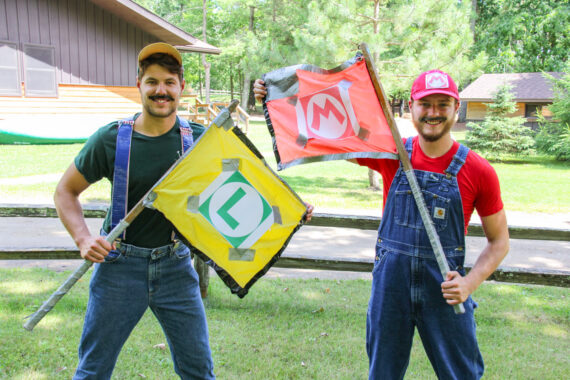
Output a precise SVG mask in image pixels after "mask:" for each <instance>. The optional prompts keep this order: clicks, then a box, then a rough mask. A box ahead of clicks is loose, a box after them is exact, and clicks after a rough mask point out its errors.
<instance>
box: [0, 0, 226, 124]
mask: <svg viewBox="0 0 570 380" xmlns="http://www.w3.org/2000/svg"><path fill="white" fill-rule="evenodd" d="M160 41H161V42H167V43H170V44H172V45H174V46H176V47H177V49H179V50H180V51H181V52H199V53H207V54H219V53H220V49H218V48H216V47H214V46H212V45H209V44H207V43H204V42H202V41H200V40H198V39H197V38H194V37H193V36H191V35H190V34H188V33H186V32H184V31H183V30H181V29H179V28H177V27H176V26H175V25H172V24H170V23H168V22H167V21H166V20H164V19H162V18H160V17H158V16H157V15H155V14H154V13H152V12H150V11H148V10H147V9H145V8H143V7H141V6H140V5H138V4H136V3H135V2H133V1H131V0H0V129H1V128H2V125H7V124H10V125H13V124H14V120H16V124H26V123H29V124H30V125H31V124H34V125H35V127H34V128H42V127H45V128H48V125H53V124H59V125H62V128H63V127H64V124H66V123H75V124H76V127H77V120H79V119H80V120H82V124H94V126H101V125H103V124H105V123H107V122H110V121H112V120H114V119H119V118H124V117H126V116H129V115H132V114H133V113H134V112H138V111H140V109H141V106H140V95H139V92H138V89H137V88H136V74H137V55H138V52H139V51H140V49H141V48H142V47H144V46H145V45H147V44H149V43H153V42H160ZM89 128H91V129H92V128H93V126H90V127H89Z"/></svg>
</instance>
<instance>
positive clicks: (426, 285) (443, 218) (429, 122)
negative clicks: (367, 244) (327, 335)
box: [254, 70, 509, 380]
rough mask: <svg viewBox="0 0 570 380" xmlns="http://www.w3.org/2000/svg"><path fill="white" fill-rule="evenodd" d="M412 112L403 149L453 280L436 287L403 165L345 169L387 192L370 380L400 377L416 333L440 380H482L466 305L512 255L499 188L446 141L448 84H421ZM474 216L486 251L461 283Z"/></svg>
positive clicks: (484, 165) (453, 101) (371, 325)
mask: <svg viewBox="0 0 570 380" xmlns="http://www.w3.org/2000/svg"><path fill="white" fill-rule="evenodd" d="M254 92H255V94H256V98H258V99H259V100H261V99H263V97H264V96H265V95H266V89H265V87H264V83H263V81H261V80H257V81H256V83H255V85H254ZM409 107H410V111H411V115H412V121H413V124H414V127H415V129H416V130H417V132H418V136H417V137H414V138H408V139H405V140H404V145H405V147H406V150H407V152H408V155H409V156H410V159H411V162H412V166H413V168H414V171H415V174H416V177H417V179H418V183H419V186H420V188H421V190H422V193H423V196H424V199H425V201H426V204H427V207H428V212H429V214H430V216H431V219H432V221H433V223H434V225H435V228H436V230H437V232H438V235H439V237H440V240H441V244H442V246H443V250H444V253H445V256H446V259H447V261H448V263H449V266H450V268H451V271H450V272H449V273H448V275H447V278H445V279H442V277H441V273H440V271H439V267H438V265H437V261H436V259H435V256H434V253H433V250H432V248H431V244H430V241H429V238H428V236H427V233H426V230H425V227H424V225H423V221H422V219H421V216H420V214H419V211H418V208H417V206H416V204H415V200H414V198H413V195H412V192H411V187H410V185H409V183H408V180H407V177H406V175H405V173H404V172H403V168H402V166H401V164H400V162H399V161H395V160H383V159H370V158H361V159H356V160H351V161H352V162H357V163H358V164H360V165H364V166H367V167H369V168H371V169H374V170H377V171H379V172H380V173H381V175H382V182H383V184H384V202H383V203H384V211H383V215H382V223H381V225H380V228H379V231H378V240H377V242H376V256H375V263H374V269H373V272H372V274H373V280H372V291H371V296H370V301H369V306H368V313H367V323H366V350H367V353H368V358H369V378H370V379H375V380H380V379H381V380H385V379H402V378H403V377H404V374H405V372H406V369H407V367H408V363H409V357H410V350H411V347H412V340H413V336H414V332H415V328H416V327H417V329H418V332H419V335H420V338H421V340H422V343H423V346H424V349H425V351H426V353H427V355H428V358H429V360H430V362H431V364H432V366H433V368H434V371H435V372H436V375H437V377H438V378H439V379H462V380H463V379H479V378H480V377H481V376H482V375H483V370H484V366H483V359H482V356H481V353H480V351H479V348H478V344H477V339H476V336H475V319H474V313H473V312H474V309H475V308H476V307H477V304H476V303H475V302H474V301H473V300H472V299H471V297H470V295H471V294H472V293H473V292H474V291H475V290H476V289H477V287H478V286H479V285H480V284H481V283H482V282H483V281H484V280H485V279H487V278H488V277H489V276H490V275H491V274H492V273H493V272H494V270H495V269H496V268H497V267H498V266H499V264H500V262H501V261H502V260H503V258H504V257H505V255H506V254H507V252H508V249H509V234H508V228H507V221H506V216H505V211H504V209H503V203H502V200H501V194H500V188H499V180H498V178H497V175H496V173H495V171H494V169H493V168H492V167H491V165H490V164H489V163H488V162H487V161H486V160H485V159H483V158H482V157H480V156H479V155H478V154H476V153H475V152H473V151H471V150H469V149H468V148H467V147H465V146H463V145H461V144H459V143H458V142H456V141H454V140H453V138H452V137H451V133H450V130H451V128H452V127H453V125H454V124H455V120H456V114H457V111H458V109H459V93H458V91H457V86H456V84H455V82H454V81H453V79H452V78H451V77H450V76H449V75H448V74H446V73H444V72H442V71H439V70H431V71H427V72H424V73H422V74H420V75H419V76H418V77H417V79H416V80H415V81H414V83H413V85H412V90H411V99H410V101H409ZM474 210H477V213H478V214H479V216H480V217H481V222H482V225H483V230H484V231H485V236H486V238H487V245H486V246H485V248H484V249H483V251H482V252H481V254H480V255H479V257H478V259H477V261H476V262H475V264H474V266H473V268H472V269H471V271H470V272H469V273H468V274H465V270H464V268H463V265H464V260H465V233H466V232H467V226H468V224H469V220H470V218H471V215H472V213H473V211H474ZM459 303H463V304H464V307H465V310H466V312H465V314H460V315H457V314H455V313H454V310H453V308H452V307H451V306H452V305H457V304H459Z"/></svg>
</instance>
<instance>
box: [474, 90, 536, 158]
mask: <svg viewBox="0 0 570 380" xmlns="http://www.w3.org/2000/svg"><path fill="white" fill-rule="evenodd" d="M512 99H513V94H512V92H511V86H510V85H506V84H505V85H503V86H501V87H499V89H498V90H497V93H496V94H495V96H494V97H493V103H489V104H487V110H488V115H487V116H486V117H485V120H483V122H482V123H481V124H477V123H473V122H471V123H468V124H467V127H468V129H469V130H468V132H467V136H466V137H467V144H468V145H469V147H470V148H471V149H474V150H476V151H478V152H479V153H481V154H483V155H485V156H487V157H495V158H498V157H501V156H503V155H505V154H530V153H533V147H534V139H533V138H532V130H531V129H530V128H529V127H527V126H525V125H524V122H525V119H524V118H522V117H520V116H515V117H509V116H507V115H508V114H512V113H513V112H515V111H516V103H515V102H514V101H513V100H512Z"/></svg>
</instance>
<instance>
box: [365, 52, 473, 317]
mask: <svg viewBox="0 0 570 380" xmlns="http://www.w3.org/2000/svg"><path fill="white" fill-rule="evenodd" d="M359 49H360V51H362V54H363V56H364V60H365V61H366V67H367V68H368V73H369V74H370V78H371V79H372V83H373V85H374V90H375V91H376V96H378V101H379V102H380V105H381V107H382V109H383V110H384V114H385V115H386V121H387V122H388V125H389V126H390V131H391V132H392V137H393V138H394V142H395V143H396V148H397V150H398V156H399V157H400V161H401V162H402V166H403V167H404V173H405V174H406V177H407V178H408V182H409V183H410V187H411V188H412V194H413V196H414V199H415V201H416V205H417V207H418V210H419V212H420V215H421V217H422V221H423V223H424V226H425V229H426V232H427V235H428V238H429V241H430V244H431V247H432V249H433V253H434V255H435V259H436V261H437V265H438V266H439V271H440V272H441V275H442V276H443V280H444V281H445V279H446V278H447V272H449V264H448V263H447V260H446V259H445V254H444V253H443V247H442V246H441V242H440V240H439V236H438V235H437V231H436V230H435V227H434V225H433V221H432V220H431V217H430V216H429V213H428V210H427V206H426V203H425V200H424V197H423V196H422V192H421V190H420V187H419V185H418V181H417V179H416V175H415V173H414V168H413V167H412V163H411V162H410V158H409V157H408V153H407V152H406V149H405V148H404V144H402V137H401V136H400V132H399V131H398V127H397V125H396V121H395V120H394V115H392V109H391V107H390V105H389V103H388V98H387V97H386V93H385V92H384V88H383V87H382V84H381V83H380V79H379V78H378V74H377V72H376V68H375V66H374V62H372V59H371V57H370V51H369V50H368V46H367V45H366V44H365V43H361V44H360V46H359ZM453 309H454V310H455V314H463V313H465V307H464V306H463V304H462V303H460V304H457V305H453Z"/></svg>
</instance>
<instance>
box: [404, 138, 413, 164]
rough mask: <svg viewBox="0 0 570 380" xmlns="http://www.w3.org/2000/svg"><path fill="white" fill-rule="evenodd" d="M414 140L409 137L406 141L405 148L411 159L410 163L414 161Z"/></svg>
mask: <svg viewBox="0 0 570 380" xmlns="http://www.w3.org/2000/svg"><path fill="white" fill-rule="evenodd" d="M412 140H413V138H412V137H408V138H407V139H406V143H405V144H404V147H405V148H406V152H408V158H409V159H410V161H411V160H412V146H413V144H412V143H413V142H412Z"/></svg>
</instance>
